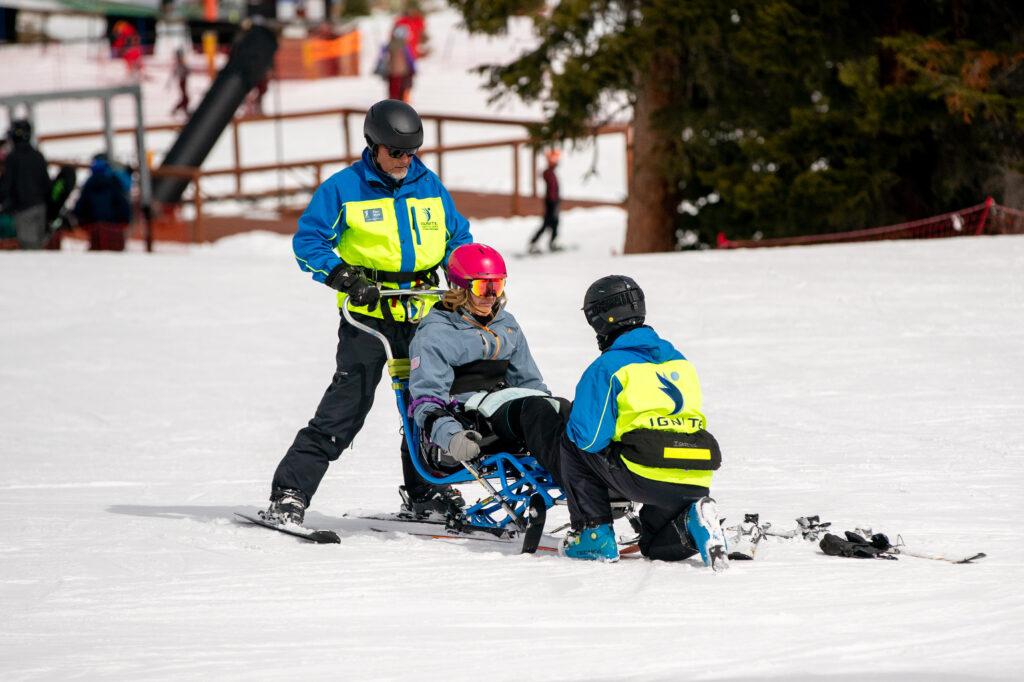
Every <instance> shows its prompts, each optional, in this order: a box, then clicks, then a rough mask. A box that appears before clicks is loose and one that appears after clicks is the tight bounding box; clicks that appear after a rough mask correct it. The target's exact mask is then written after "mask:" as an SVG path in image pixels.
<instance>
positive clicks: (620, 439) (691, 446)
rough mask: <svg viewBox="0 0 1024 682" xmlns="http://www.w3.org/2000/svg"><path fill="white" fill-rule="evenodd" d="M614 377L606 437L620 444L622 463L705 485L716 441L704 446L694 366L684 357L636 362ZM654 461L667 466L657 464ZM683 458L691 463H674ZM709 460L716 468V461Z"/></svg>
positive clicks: (660, 477) (657, 476)
mask: <svg viewBox="0 0 1024 682" xmlns="http://www.w3.org/2000/svg"><path fill="white" fill-rule="evenodd" d="M614 377H615V378H616V379H617V380H618V382H619V384H620V385H621V386H622V390H621V391H620V392H619V394H618V397H617V407H618V418H617V419H616V422H615V435H614V436H612V441H613V442H615V443H619V444H620V445H619V448H618V449H617V450H618V451H619V452H621V453H622V454H621V455H620V456H621V458H622V461H623V463H624V464H625V465H626V467H627V468H628V469H629V470H630V471H632V472H633V473H635V474H637V475H639V476H643V477H644V478H650V479H653V480H655V481H665V482H667V483H682V484H687V485H694V486H701V487H704V488H710V487H711V478H712V475H713V473H714V471H713V470H712V469H710V468H708V467H709V466H712V465H711V462H712V459H713V455H714V456H715V458H717V459H719V460H720V453H718V451H717V450H718V446H717V444H714V445H713V447H712V446H710V444H711V443H714V439H713V438H712V437H711V436H710V434H707V433H706V428H707V419H706V418H705V417H704V413H703V412H701V408H702V405H701V403H702V400H703V396H702V394H701V390H700V381H699V380H698V378H697V370H696V369H695V368H694V366H693V365H692V364H691V363H690V362H689V361H687V360H670V361H669V362H663V363H647V362H641V363H635V364H630V365H624V366H623V367H621V368H620V369H619V370H618V371H617V372H615V374H614ZM675 434H679V437H675ZM690 435H696V436H697V438H690V437H689V436H690ZM708 440H709V443H708V444H707V445H708V446H706V443H705V441H708ZM613 447H614V446H613ZM641 453H642V456H641ZM631 457H632V459H631ZM636 459H642V460H643V461H644V464H641V463H639V462H637V461H634V460H636ZM659 463H664V464H666V465H667V466H657V464H659ZM687 463H692V466H694V467H695V468H693V469H683V468H679V467H680V466H684V465H686V464H687ZM714 466H715V468H717V461H716V462H715V464H714Z"/></svg>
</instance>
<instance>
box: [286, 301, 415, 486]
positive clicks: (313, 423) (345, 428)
mask: <svg viewBox="0 0 1024 682" xmlns="http://www.w3.org/2000/svg"><path fill="white" fill-rule="evenodd" d="M356 319H358V320H359V321H360V322H361V323H363V324H365V325H367V326H368V327H371V328H372V329H375V330H377V331H379V332H380V333H382V334H383V335H384V336H385V337H387V339H388V341H389V342H390V343H391V351H392V353H393V354H394V357H396V358H404V357H408V356H409V343H410V342H411V341H412V337H413V334H414V333H415V331H416V325H415V324H409V323H406V322H391V321H388V320H380V319H377V318H373V317H366V316H363V315H356ZM336 362H337V369H336V371H335V372H334V378H333V379H332V380H331V383H330V385H329V386H328V387H327V390H326V391H324V396H323V398H321V399H320V404H319V405H318V406H317V408H316V414H314V415H313V418H312V419H311V420H309V424H308V425H307V426H305V427H303V428H302V429H300V430H299V432H298V433H297V434H296V435H295V441H294V442H293V443H292V446H291V447H290V448H288V452H286V453H285V456H284V458H283V459H282V460H281V463H280V464H278V465H277V471H275V472H274V481H273V487H274V489H280V488H291V489H294V490H299V491H301V492H302V494H303V495H305V497H306V502H307V503H308V502H309V501H310V500H312V499H313V495H315V494H316V490H317V488H318V487H319V486H320V481H321V480H323V477H324V475H325V474H326V473H327V467H328V465H329V464H330V463H331V462H333V461H335V460H336V459H338V457H339V456H340V455H341V452H342V450H344V449H345V448H347V447H348V446H349V445H350V444H351V443H352V439H354V438H355V437H356V434H357V433H359V430H360V429H361V428H363V422H364V421H365V420H366V415H367V414H369V412H370V408H371V407H372V406H373V397H374V393H375V391H376V389H377V384H379V383H380V378H381V374H382V373H383V370H384V365H385V364H386V363H387V356H386V355H385V353H384V346H383V345H382V344H381V342H380V341H379V340H377V339H376V338H375V337H373V336H370V335H369V334H367V333H366V332H364V331H361V330H359V329H356V328H355V327H353V326H352V325H350V324H349V323H348V322H346V321H345V318H344V317H342V318H341V324H340V325H339V327H338V351H337V356H336ZM396 419H397V417H396ZM396 430H397V429H396ZM401 453H402V473H403V475H404V478H405V486H406V490H408V491H410V492H411V493H412V494H413V495H414V496H419V495H421V494H422V493H423V492H425V491H426V489H427V488H429V485H428V484H427V483H426V482H425V481H423V479H421V478H420V477H419V474H417V473H416V469H415V467H414V466H413V463H412V460H411V459H410V458H409V448H408V446H407V445H406V443H405V439H404V438H402V441H401ZM271 495H272V496H273V492H272V493H271Z"/></svg>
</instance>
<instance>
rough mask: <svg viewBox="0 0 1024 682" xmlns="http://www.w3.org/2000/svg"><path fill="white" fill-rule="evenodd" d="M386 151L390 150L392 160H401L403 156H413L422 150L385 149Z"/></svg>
mask: <svg viewBox="0 0 1024 682" xmlns="http://www.w3.org/2000/svg"><path fill="white" fill-rule="evenodd" d="M385 149H387V150H388V156H390V157H391V158H392V159H400V158H402V157H403V156H412V155H414V154H415V153H416V152H418V151H419V150H420V148H419V147H414V148H413V149H399V148H397V147H385Z"/></svg>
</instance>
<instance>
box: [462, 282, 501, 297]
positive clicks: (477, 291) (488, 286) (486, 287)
mask: <svg viewBox="0 0 1024 682" xmlns="http://www.w3.org/2000/svg"><path fill="white" fill-rule="evenodd" d="M469 290H470V291H471V292H473V295H474V296H480V297H481V298H482V297H484V296H501V292H503V291H505V280H504V278H502V279H473V280H470V282H469Z"/></svg>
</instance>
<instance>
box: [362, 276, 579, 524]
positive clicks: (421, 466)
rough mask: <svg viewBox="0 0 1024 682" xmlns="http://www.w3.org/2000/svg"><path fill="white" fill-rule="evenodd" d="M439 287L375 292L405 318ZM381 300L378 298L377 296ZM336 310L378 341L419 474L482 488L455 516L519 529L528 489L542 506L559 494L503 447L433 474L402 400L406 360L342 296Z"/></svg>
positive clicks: (534, 465) (537, 468)
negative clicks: (398, 302) (392, 300)
mask: <svg viewBox="0 0 1024 682" xmlns="http://www.w3.org/2000/svg"><path fill="white" fill-rule="evenodd" d="M444 293H445V292H444V290H443V289H384V290H382V291H381V296H382V297H398V298H403V299H405V300H403V301H402V303H403V305H404V307H405V313H406V315H407V318H406V319H409V318H410V317H412V316H413V315H415V314H416V312H417V311H416V309H417V308H418V307H419V306H418V305H416V300H415V299H416V298H418V297H421V296H441V295H443V294H444ZM381 305H384V303H383V302H382V303H381ZM342 314H343V315H344V316H345V320H346V321H347V322H348V323H349V324H351V325H352V326H353V327H356V328H357V329H360V330H362V331H364V332H366V333H367V334H370V335H372V336H374V337H375V338H376V339H378V340H379V341H380V342H381V344H382V345H383V346H384V352H385V354H386V355H387V359H388V362H387V367H388V374H389V375H390V376H391V388H392V390H394V392H395V402H396V403H397V404H398V413H399V415H400V416H401V419H402V433H403V434H404V437H405V441H406V444H407V445H408V446H409V453H410V454H411V457H412V462H413V465H414V466H415V467H416V471H417V472H418V473H419V475H420V477H422V478H423V480H425V481H427V482H428V483H432V484H434V485H450V484H453V483H469V482H471V481H477V482H479V483H480V485H482V486H484V488H486V489H487V492H488V495H487V496H486V497H484V498H483V499H481V500H478V501H477V502H476V503H474V504H472V505H469V506H467V507H466V509H465V510H464V514H465V517H464V519H462V520H461V521H462V522H463V523H466V524H468V525H472V526H482V527H485V528H498V529H503V528H505V527H506V526H508V525H509V524H510V523H511V524H513V525H514V526H516V527H518V528H520V529H522V528H525V522H524V520H523V519H524V516H523V515H524V513H525V511H526V508H527V507H528V506H529V503H530V498H531V497H532V496H533V495H534V494H538V495H540V496H541V498H542V499H543V500H544V504H545V506H547V507H548V508H550V507H551V506H552V505H554V504H555V502H556V501H561V500H564V498H565V494H564V492H563V491H562V489H561V487H559V486H558V484H556V483H555V482H554V479H553V478H552V476H551V473H550V472H549V471H548V470H547V469H545V468H544V467H542V466H541V465H540V463H539V462H538V461H537V460H536V458H534V457H532V456H530V455H513V454H510V453H507V452H499V453H496V454H493V455H484V456H483V457H481V458H480V459H479V460H478V461H477V462H475V463H465V464H464V465H463V466H464V467H465V470H464V471H458V472H456V473H453V474H449V475H447V476H435V475H434V473H433V472H432V471H430V470H428V469H427V467H426V464H425V463H424V461H423V457H422V455H421V453H420V448H419V443H420V434H419V427H417V426H416V423H415V422H414V421H413V420H412V419H411V418H410V415H409V414H408V407H407V405H406V395H407V394H408V391H409V365H408V360H404V359H397V360H396V359H395V357H394V356H393V354H392V350H391V344H390V343H389V342H388V339H387V337H386V336H384V335H383V334H381V333H380V332H378V331H377V330H375V329H373V328H371V327H368V326H366V325H365V324H362V323H360V322H359V321H357V320H356V319H355V318H353V317H352V313H351V311H350V310H349V307H348V299H347V298H346V299H345V303H344V305H343V306H342Z"/></svg>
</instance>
